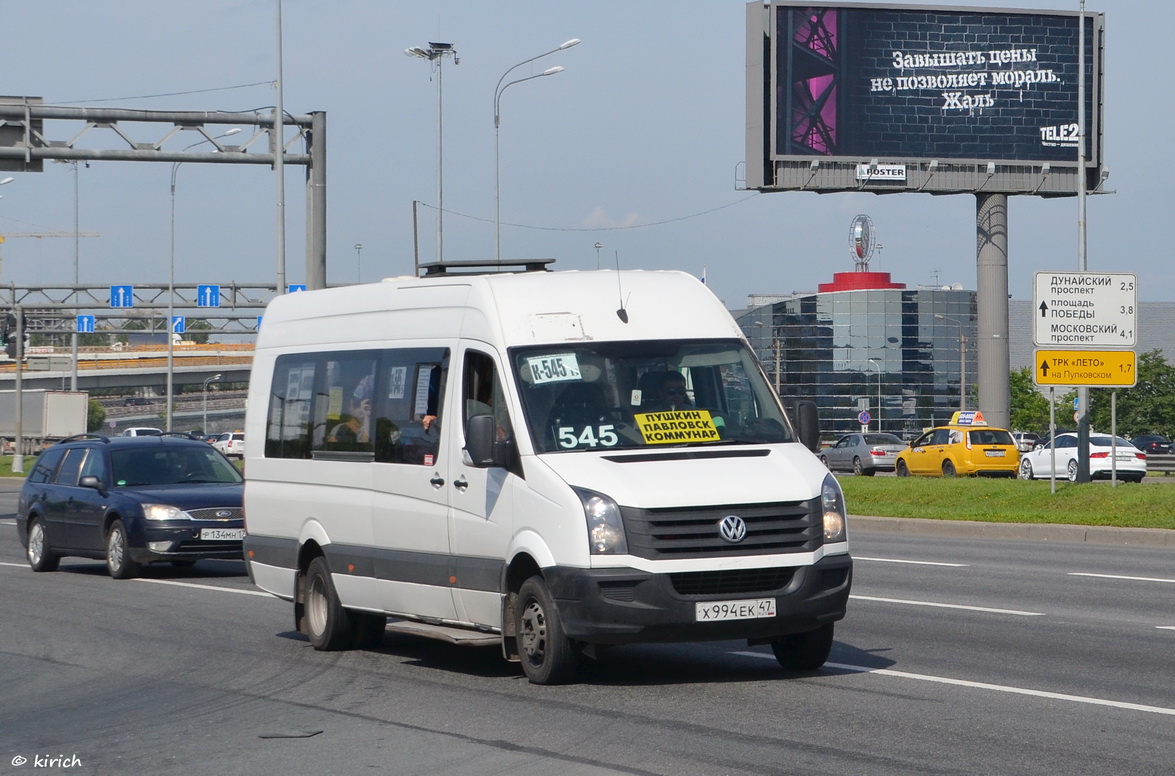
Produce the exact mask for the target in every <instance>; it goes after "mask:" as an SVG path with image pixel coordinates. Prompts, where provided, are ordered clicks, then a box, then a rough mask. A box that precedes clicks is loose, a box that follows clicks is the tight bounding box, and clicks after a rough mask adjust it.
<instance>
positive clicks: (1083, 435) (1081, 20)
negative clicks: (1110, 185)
mask: <svg viewBox="0 0 1175 776" xmlns="http://www.w3.org/2000/svg"><path fill="white" fill-rule="evenodd" d="M1088 268H1089V265H1088V262H1087V261H1086V255H1085V0H1081V8H1080V12H1079V14H1078V16H1077V269H1078V270H1079V271H1081V272H1085V271H1086V270H1087V269H1088ZM1077 481H1078V482H1089V388H1088V387H1086V386H1080V387H1078V389H1077Z"/></svg>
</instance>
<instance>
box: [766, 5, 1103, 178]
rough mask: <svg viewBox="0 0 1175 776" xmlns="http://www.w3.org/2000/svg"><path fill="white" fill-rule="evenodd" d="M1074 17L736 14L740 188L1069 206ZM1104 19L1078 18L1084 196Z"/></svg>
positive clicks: (1098, 131) (836, 8)
mask: <svg viewBox="0 0 1175 776" xmlns="http://www.w3.org/2000/svg"><path fill="white" fill-rule="evenodd" d="M1078 27H1079V14H1078V13H1076V12H1072V13H1065V12H1056V11H1048V12H1045V11H1031V10H1007V9H991V8H962V7H956V8H942V7H938V8H936V7H932V6H899V5H860V4H857V5H853V4H835V5H816V4H812V3H799V2H771V3H770V4H768V5H764V4H763V3H761V2H758V3H751V4H750V5H748V7H747V188H760V189H763V190H777V189H800V188H806V189H811V190H819V191H849V190H852V191H856V190H862V189H865V190H873V191H910V190H916V191H929V192H932V193H948V192H972V191H979V190H982V191H988V192H1003V193H1012V194H1015V193H1032V194H1042V195H1064V194H1076V193H1077V180H1078V174H1077V165H1078V159H1077V157H1078V135H1079V133H1078V107H1077V106H1078V92H1079V80H1080V79H1079V78H1078V65H1079V51H1078V46H1077V40H1078ZM1104 31H1105V30H1104V17H1103V16H1102V15H1101V14H1095V13H1087V14H1086V18H1085V79H1084V80H1085V84H1084V86H1085V127H1086V133H1085V135H1086V138H1085V139H1086V143H1085V156H1086V172H1085V176H1084V178H1085V180H1086V185H1087V187H1088V189H1093V188H1095V187H1096V186H1097V185H1098V183H1100V179H1101V175H1100V172H1101V170H1102V158H1101V147H1102V144H1101V139H1102V114H1101V106H1102V93H1101V86H1102V61H1103V39H1104Z"/></svg>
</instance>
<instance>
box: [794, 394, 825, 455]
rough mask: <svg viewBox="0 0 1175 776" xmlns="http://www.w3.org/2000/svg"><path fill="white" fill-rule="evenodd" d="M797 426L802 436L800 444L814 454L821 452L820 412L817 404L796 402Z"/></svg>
mask: <svg viewBox="0 0 1175 776" xmlns="http://www.w3.org/2000/svg"><path fill="white" fill-rule="evenodd" d="M796 425H797V426H799V428H798V429H797V430H798V431H799V434H800V442H802V443H803V445H804V447H806V448H808V449H809V450H811V451H812V452H813V453H815V452H817V451H819V450H820V410H818V409H817V408H816V402H813V401H798V402H796Z"/></svg>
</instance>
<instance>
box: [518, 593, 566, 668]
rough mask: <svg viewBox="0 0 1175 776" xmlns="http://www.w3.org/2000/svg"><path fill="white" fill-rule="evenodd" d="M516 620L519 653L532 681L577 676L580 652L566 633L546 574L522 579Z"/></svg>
mask: <svg viewBox="0 0 1175 776" xmlns="http://www.w3.org/2000/svg"><path fill="white" fill-rule="evenodd" d="M514 623H515V633H516V634H517V636H516V638H517V640H518V657H519V658H520V659H521V661H522V670H523V671H524V672H525V673H526V678H527V679H529V680H530V682H531V684H565V683H567V682H570V681H572V680H573V679H574V678H575V675H576V671H577V669H578V667H579V655H578V654H577V651H576V649H575V647H574V646H573V645H572V643H571V640H570V639H568V638H567V636H566V635H565V634H564V633H563V622H562V620H560V619H559V611H558V609H556V608H555V599H554V598H552V597H551V591H550V590H549V589H548V588H547V583H546V582H545V581H544V580H543V578H542V577H540V576H533V577H531V578H530V579H528V580H526V581H525V582H523V583H522V587H521V588H519V590H518V599H517V603H516V604H515V607H514Z"/></svg>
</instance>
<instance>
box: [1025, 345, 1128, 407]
mask: <svg viewBox="0 0 1175 776" xmlns="http://www.w3.org/2000/svg"><path fill="white" fill-rule="evenodd" d="M1136 362H1137V359H1136V357H1135V353H1134V351H1133V350H1038V351H1036V354H1035V357H1034V358H1033V364H1035V366H1034V369H1035V373H1034V375H1033V380H1034V382H1035V383H1036V384H1037V385H1066V386H1089V387H1092V388H1133V387H1134V385H1135V384H1136V383H1137V382H1138V369H1137V363H1136ZM1073 409H1077V407H1076V402H1074V407H1073Z"/></svg>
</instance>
